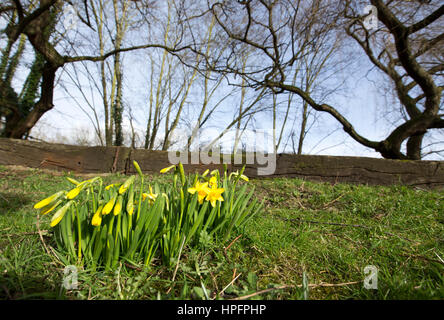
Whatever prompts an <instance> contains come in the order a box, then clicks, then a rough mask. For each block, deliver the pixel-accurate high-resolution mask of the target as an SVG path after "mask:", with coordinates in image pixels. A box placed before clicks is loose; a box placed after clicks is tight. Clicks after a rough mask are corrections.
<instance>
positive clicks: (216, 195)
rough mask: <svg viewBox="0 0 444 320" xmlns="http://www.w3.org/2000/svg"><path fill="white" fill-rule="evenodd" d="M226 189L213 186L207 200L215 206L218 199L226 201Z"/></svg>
mask: <svg viewBox="0 0 444 320" xmlns="http://www.w3.org/2000/svg"><path fill="white" fill-rule="evenodd" d="M224 191H225V189H224V188H211V189H209V192H208V194H207V197H206V200H207V201H210V203H211V205H212V206H213V207H215V206H216V201H224V198H223V197H222V193H223V192H224Z"/></svg>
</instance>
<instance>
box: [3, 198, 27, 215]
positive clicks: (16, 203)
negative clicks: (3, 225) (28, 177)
mask: <svg viewBox="0 0 444 320" xmlns="http://www.w3.org/2000/svg"><path fill="white" fill-rule="evenodd" d="M30 202H31V199H30V198H29V197H28V196H26V195H25V194H23V193H16V192H0V215H2V214H7V213H10V212H14V211H17V210H19V209H21V208H23V207H24V206H26V205H27V204H29V203H30Z"/></svg>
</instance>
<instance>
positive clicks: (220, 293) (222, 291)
mask: <svg viewBox="0 0 444 320" xmlns="http://www.w3.org/2000/svg"><path fill="white" fill-rule="evenodd" d="M241 274H242V273H239V274H238V275H237V276H236V278H234V279H233V280H231V282H230V283H229V284H227V285H226V286H225V288H223V289H222V290H221V292H219V296H221V295H222V294H223V293H224V292H225V290H227V289H228V288H229V287H230V286H231V285H232V284H233V283H234V282H235V281H236V280H237V278H239V277H240V276H241Z"/></svg>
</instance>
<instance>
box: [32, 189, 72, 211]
mask: <svg viewBox="0 0 444 320" xmlns="http://www.w3.org/2000/svg"><path fill="white" fill-rule="evenodd" d="M64 193H65V191H59V192H57V193H54V194H53V195H52V196H49V197H48V198H46V199H43V200H42V201H40V202H38V203H36V204H35V205H34V209H41V208H43V207H46V206H47V205H48V204H50V203H51V202H54V201H55V200H57V199H58V198H60V197H61V196H62V195H63V194H64Z"/></svg>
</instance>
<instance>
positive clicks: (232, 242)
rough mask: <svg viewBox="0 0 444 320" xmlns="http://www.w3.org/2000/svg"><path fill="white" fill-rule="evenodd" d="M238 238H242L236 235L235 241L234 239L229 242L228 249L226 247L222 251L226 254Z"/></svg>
mask: <svg viewBox="0 0 444 320" xmlns="http://www.w3.org/2000/svg"><path fill="white" fill-rule="evenodd" d="M240 237H242V235H241V234H240V235H238V236H237V237H236V239H234V240H233V241H231V243H230V244H229V245H228V247H226V248H225V249H224V250H225V252H227V251H228V250H229V249H230V247H231V246H232V245H233V244H234V243H235V242H236V241H237V240H238V239H239V238H240Z"/></svg>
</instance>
